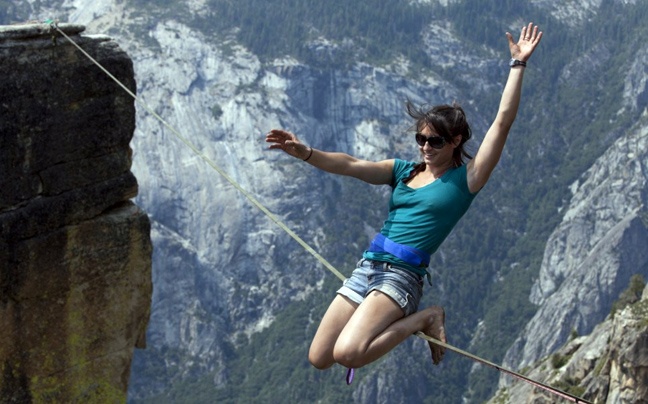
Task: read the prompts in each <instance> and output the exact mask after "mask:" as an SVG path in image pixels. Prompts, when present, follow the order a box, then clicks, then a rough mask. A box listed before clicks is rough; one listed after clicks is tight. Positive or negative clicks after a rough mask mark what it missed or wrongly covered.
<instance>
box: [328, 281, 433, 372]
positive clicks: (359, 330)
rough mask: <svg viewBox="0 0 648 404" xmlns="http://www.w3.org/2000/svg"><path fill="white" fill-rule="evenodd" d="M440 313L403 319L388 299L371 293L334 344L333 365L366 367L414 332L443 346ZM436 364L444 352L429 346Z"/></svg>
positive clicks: (399, 310)
mask: <svg viewBox="0 0 648 404" xmlns="http://www.w3.org/2000/svg"><path fill="white" fill-rule="evenodd" d="M443 322H444V315H443V309H441V308H440V307H438V306H435V307H430V308H427V309H425V310H422V311H419V312H417V313H414V314H411V315H409V316H407V317H404V315H403V311H402V309H401V308H400V307H399V306H398V304H396V302H394V301H393V300H392V299H391V298H390V297H388V296H387V295H385V294H383V293H381V292H379V291H373V292H371V293H370V294H369V295H368V296H367V297H366V298H365V300H364V301H363V302H362V304H361V305H360V306H358V308H357V310H356V311H355V312H354V313H353V315H352V316H351V318H350V319H349V321H348V323H347V324H346V326H345V327H343V329H342V331H341V332H340V334H339V337H338V338H337V341H336V342H335V346H334V348H333V358H334V361H335V362H338V363H340V364H341V365H343V366H346V367H349V368H359V367H362V366H364V365H367V364H369V363H371V362H373V361H375V360H377V359H378V358H380V357H381V356H383V355H385V354H386V353H387V352H389V351H391V350H392V349H393V348H394V347H395V346H396V345H398V344H400V343H401V342H402V341H404V340H405V339H406V338H408V337H409V336H411V335H412V334H413V333H415V332H417V331H423V332H424V333H426V334H428V335H430V336H431V337H433V338H437V339H439V340H441V341H443V342H445V338H446V337H445V330H444V325H443ZM430 349H431V352H432V359H433V361H434V363H435V364H438V362H439V361H440V360H441V359H442V358H443V351H444V349H443V348H441V347H439V346H437V345H434V344H430Z"/></svg>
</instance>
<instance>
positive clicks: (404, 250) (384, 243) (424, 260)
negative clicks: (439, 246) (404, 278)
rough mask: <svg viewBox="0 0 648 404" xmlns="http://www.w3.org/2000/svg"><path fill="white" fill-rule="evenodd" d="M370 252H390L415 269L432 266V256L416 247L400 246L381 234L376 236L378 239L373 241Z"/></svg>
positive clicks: (375, 238)
mask: <svg viewBox="0 0 648 404" xmlns="http://www.w3.org/2000/svg"><path fill="white" fill-rule="evenodd" d="M368 251H369V252H388V253H390V254H392V255H393V256H395V257H398V258H400V259H401V260H403V261H405V262H406V263H408V264H410V265H412V266H414V267H420V266H425V267H427V266H428V265H429V264H430V254H428V253H426V252H425V251H421V250H418V249H416V248H414V247H410V246H406V245H404V244H398V243H396V242H394V241H391V240H390V239H388V238H387V237H385V236H383V235H382V234H381V233H378V234H376V237H374V239H373V240H372V241H371V245H370V246H369V250H368Z"/></svg>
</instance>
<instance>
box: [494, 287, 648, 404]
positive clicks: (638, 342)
mask: <svg viewBox="0 0 648 404" xmlns="http://www.w3.org/2000/svg"><path fill="white" fill-rule="evenodd" d="M647 318H648V287H646V288H645V289H644V291H643V296H642V299H641V300H640V301H639V302H636V303H633V304H631V305H629V306H627V307H625V308H624V309H623V310H621V311H619V312H617V313H615V315H613V316H612V315H611V316H609V317H608V318H607V319H606V321H604V322H603V323H601V324H599V325H597V326H596V327H595V328H594V330H593V331H592V333H591V334H589V335H587V336H583V337H578V338H575V339H573V340H571V341H569V342H568V343H567V344H565V345H564V346H563V347H561V348H560V349H558V350H557V351H556V352H555V353H554V354H552V355H550V356H547V357H545V358H543V359H542V360H540V361H539V362H537V363H535V364H534V365H533V366H532V367H528V368H527V369H526V371H525V373H526V375H527V376H528V377H529V378H531V379H533V380H537V381H541V382H543V383H545V384H548V385H550V386H552V387H555V388H557V389H559V390H562V391H565V392H568V393H570V394H572V395H575V396H578V397H581V398H583V399H585V400H588V401H590V402H593V403H617V404H622V403H628V404H636V403H648V386H646V380H648V321H647V320H646V319H647ZM555 402H559V398H558V397H557V396H555V395H552V394H550V393H549V392H547V391H545V390H540V389H538V388H534V387H533V386H532V385H530V384H528V383H524V382H520V381H515V382H513V383H511V384H510V385H509V386H508V387H506V388H503V389H501V390H499V391H498V392H497V394H496V396H495V397H494V398H493V399H491V400H490V401H489V403H492V404H495V403H534V404H545V403H546V404H549V403H555ZM565 402H567V401H565Z"/></svg>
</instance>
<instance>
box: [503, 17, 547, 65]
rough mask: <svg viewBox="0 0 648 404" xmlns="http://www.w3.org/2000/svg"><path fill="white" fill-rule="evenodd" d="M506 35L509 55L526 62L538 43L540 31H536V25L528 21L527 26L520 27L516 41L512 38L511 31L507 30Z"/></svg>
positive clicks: (540, 35)
mask: <svg viewBox="0 0 648 404" xmlns="http://www.w3.org/2000/svg"><path fill="white" fill-rule="evenodd" d="M506 37H507V38H508V44H509V49H510V51H511V57H512V58H514V59H518V60H521V61H523V62H526V61H527V60H528V59H529V58H530V57H531V54H532V53H533V51H534V50H535V48H536V46H538V44H539V43H540V40H541V39H542V31H540V32H538V26H537V25H536V26H534V25H533V23H532V22H530V23H529V25H528V26H525V27H522V32H521V33H520V39H519V40H518V41H517V43H515V41H514V40H513V35H511V33H509V32H507V33H506Z"/></svg>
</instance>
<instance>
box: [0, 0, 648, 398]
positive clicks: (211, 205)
mask: <svg viewBox="0 0 648 404" xmlns="http://www.w3.org/2000/svg"><path fill="white" fill-rule="evenodd" d="M5 3H7V4H8V5H7V7H6V8H5V10H4V11H3V12H4V14H0V18H2V21H4V22H13V21H20V20H27V19H45V18H59V19H60V20H61V21H70V22H74V23H79V24H84V25H86V26H87V32H88V33H98V34H108V35H110V36H112V37H113V38H114V39H115V40H116V41H117V42H118V43H119V44H120V46H121V47H122V48H123V49H125V50H126V51H127V52H128V54H129V55H130V56H131V58H132V59H133V62H134V67H135V72H136V81H137V88H138V95H139V96H140V97H141V99H142V100H143V101H144V102H145V103H146V104H147V105H149V106H150V107H151V108H152V109H153V110H154V111H155V112H157V113H158V114H160V115H161V116H162V117H163V118H164V119H165V120H166V121H167V122H168V123H170V124H171V125H172V126H173V127H175V128H177V129H178V130H179V131H180V132H181V133H182V135H183V136H185V137H186V138H187V139H188V140H189V141H190V142H191V143H193V144H194V145H195V146H196V148H197V150H199V151H200V152H201V153H203V154H204V155H205V156H206V157H208V158H209V159H211V160H212V161H213V162H214V163H215V164H216V165H217V166H218V167H219V168H221V169H222V170H223V171H224V172H226V173H227V174H228V175H229V176H230V177H231V178H232V179H233V180H234V181H236V182H237V183H238V184H240V186H241V187H242V188H243V189H245V190H246V191H247V192H250V193H252V194H253V195H254V196H255V197H256V198H257V199H258V200H259V201H260V202H261V203H262V204H263V205H264V206H266V207H267V208H268V209H269V210H270V211H271V212H272V213H273V214H275V215H276V216H277V217H278V218H279V219H280V220H282V221H284V222H285V223H286V224H287V226H288V227H290V228H291V229H292V230H293V231H295V232H296V233H297V234H298V235H299V236H300V237H302V238H303V239H304V240H306V242H308V243H309V244H310V245H312V246H313V247H314V248H315V250H317V252H318V253H320V254H321V255H322V256H323V257H325V258H326V259H327V260H329V261H330V262H331V263H332V264H333V265H334V266H335V267H336V268H338V269H340V271H341V272H343V273H344V274H345V275H348V274H349V273H350V271H351V270H352V268H353V265H354V264H355V262H356V261H357V260H358V259H359V255H360V253H361V251H362V250H363V249H364V248H366V246H367V244H368V241H369V240H370V237H372V236H373V234H374V233H375V232H376V231H377V229H379V228H380V226H381V224H382V222H381V221H382V220H383V219H384V213H385V209H386V201H387V197H388V191H389V190H388V189H385V188H381V187H370V186H366V185H365V184H361V183H359V182H358V181H356V180H353V179H348V178H336V177H333V176H330V175H325V174H323V173H321V172H318V171H316V170H314V169H313V168H311V167H310V166H307V165H305V164H304V163H302V162H300V161H297V160H295V159H291V158H289V157H287V156H285V155H282V154H280V153H273V152H270V151H267V150H266V146H265V144H264V142H263V137H264V134H265V133H266V132H267V131H268V130H269V129H271V128H274V127H283V128H287V129H290V130H292V131H294V132H295V133H297V134H298V135H299V136H300V138H301V139H302V140H304V141H305V142H306V143H307V144H309V145H312V146H313V147H316V148H319V149H323V150H337V151H343V152H348V153H351V154H354V155H356V156H359V157H362V158H367V159H383V158H388V157H399V158H403V159H415V158H416V153H417V149H416V146H415V144H414V143H413V141H412V140H411V134H407V129H408V127H409V125H411V122H410V121H408V119H407V117H406V114H405V113H404V103H405V102H406V101H407V100H408V99H410V100H412V101H414V102H416V103H426V104H437V103H448V102H452V101H454V100H456V101H458V102H459V103H461V104H462V105H463V106H464V108H465V109H466V111H467V114H468V118H469V121H470V123H471V126H472V129H473V133H474V135H475V139H474V141H473V145H472V147H473V151H474V150H475V149H476V145H478V144H479V141H480V140H481V137H482V136H483V133H484V132H485V130H486V128H487V125H488V124H489V122H490V121H491V120H492V118H493V116H494V114H495V112H496V109H497V102H498V100H499V96H500V94H501V89H502V85H503V83H504V80H505V77H506V76H505V75H506V73H507V69H508V67H507V61H508V57H509V55H508V49H507V47H506V39H505V37H504V32H505V31H507V30H508V31H511V32H512V33H513V34H514V35H516V36H517V34H518V33H519V29H520V27H521V26H522V25H523V24H524V23H525V22H527V21H529V20H532V21H533V22H535V23H537V24H539V25H540V26H541V27H542V28H543V30H544V31H545V37H544V38H543V42H542V44H541V45H540V48H539V49H538V51H537V52H536V54H534V56H533V59H532V60H531V61H530V63H529V68H527V72H526V78H525V88H524V93H523V100H522V106H521V110H520V113H519V117H518V119H517V121H516V123H515V125H514V127H513V130H512V133H511V136H510V139H509V141H508V144H507V147H506V150H505V155H504V156H503V158H502V161H501V162H500V165H499V167H498V169H497V170H496V172H495V173H494V175H493V178H492V180H491V181H490V183H489V184H488V186H487V187H486V188H485V189H484V190H482V191H481V193H480V195H479V196H478V197H477V198H476V200H475V203H474V204H473V206H472V208H471V210H470V211H469V212H468V213H467V215H466V216H465V217H464V219H462V222H461V223H460V224H459V226H458V227H457V228H456V229H455V231H454V232H453V234H452V235H451V236H450V237H449V238H448V240H446V242H445V244H444V245H443V246H442V248H441V249H440V250H439V252H438V253H437V254H436V255H435V257H434V262H433V263H432V268H433V271H434V277H433V284H434V286H432V287H430V288H428V289H427V290H426V293H425V295H426V297H425V301H424V302H423V303H424V304H433V303H434V304H442V305H444V306H445V307H446V311H447V313H448V317H447V321H448V324H447V326H448V332H449V338H450V343H452V344H453V345H456V346H459V347H462V348H465V349H467V350H470V351H471V352H474V353H476V354H479V355H481V356H483V357H485V358H487V359H489V360H492V361H495V362H498V363H506V365H507V366H510V367H512V368H521V367H522V366H524V365H528V364H531V363H534V362H535V361H537V360H540V359H541V358H543V357H545V356H546V355H549V354H550V353H551V352H552V351H553V350H555V349H558V348H559V347H561V346H562V345H563V344H564V343H565V342H567V340H568V338H570V335H571V333H572V331H573V332H575V333H577V334H579V335H587V334H589V333H591V332H592V331H593V329H594V328H595V326H596V325H597V324H598V323H600V322H601V321H603V320H604V319H605V316H606V315H607V314H608V313H609V311H610V309H611V306H612V304H613V302H614V301H615V299H616V296H617V295H618V294H619V293H620V291H622V290H623V289H624V288H625V287H626V286H627V284H628V280H629V278H630V276H631V275H633V274H642V275H643V276H644V278H645V277H648V267H646V265H645V257H644V253H643V250H642V249H641V248H639V247H640V246H643V245H645V244H646V238H645V233H644V230H645V224H644V223H645V216H644V213H643V212H644V208H643V206H644V205H645V201H646V192H645V176H646V175H645V170H644V167H645V164H646V159H645V153H644V152H643V151H645V141H646V140H645V139H646V137H645V128H646V124H645V118H644V115H645V111H646V105H647V104H648V97H646V79H645V77H646V74H645V71H646V66H647V65H648V62H647V59H646V54H647V51H646V49H647V48H646V46H645V45H644V44H643V42H642V41H641V39H640V38H643V37H644V36H645V34H646V32H645V30H646V29H645V28H644V25H643V24H642V23H641V21H643V19H644V18H645V17H646V13H647V12H648V10H646V7H645V6H643V5H642V4H641V2H634V1H622V2H619V1H612V0H606V1H596V2H580V3H578V6H576V5H575V4H574V3H572V2H560V1H547V0H543V1H540V0H538V1H532V2H526V3H525V2H513V1H477V0H470V1H468V0H464V1H459V0H456V1H439V2H434V1H428V2H424V1H420V2H412V5H404V4H402V3H403V2H400V1H374V0H367V1H363V2H357V3H353V4H351V3H349V2H343V1H337V0H336V1H330V2H294V1H288V0H285V1H280V0H277V1H267V0H266V1H260V0H259V1H257V0H241V1H238V2H229V1H224V0H191V1H172V0H165V1H158V2H151V1H145V0H121V1H118V0H102V1H87V0H67V1H39V2H36V1H10V2H5ZM131 146H132V148H133V150H134V155H133V159H134V160H133V172H134V173H135V175H136V176H137V179H138V182H139V189H140V190H139V195H138V197H137V200H136V202H137V204H138V205H139V206H142V207H143V208H144V209H145V210H146V211H147V212H148V214H149V216H150V219H151V222H152V239H153V244H154V262H153V284H154V294H153V307H152V313H151V319H150V325H149V330H148V335H147V342H148V347H147V349H146V350H142V351H138V352H137V353H136V356H135V364H134V367H133V370H132V376H131V381H130V396H129V397H130V398H129V400H130V401H132V402H147V401H156V402H164V401H165V400H166V401H167V402H211V401H212V400H214V399H217V401H220V402H239V401H245V400H246V401H252V402H267V401H275V402H311V401H322V402H329V401H330V402H333V401H335V402H337V401H351V400H354V401H360V402H365V401H375V402H390V403H391V402H412V401H418V402H429V403H434V402H443V403H448V402H464V401H465V402H483V401H484V400H486V399H487V398H489V397H490V396H491V395H492V394H494V393H495V390H496V388H497V384H498V377H499V375H498V374H497V372H495V371H493V370H492V369H482V368H480V367H478V366H473V364H472V363H471V362H470V361H468V360H466V359H465V358H462V357H459V356H456V355H451V354H448V355H447V358H446V359H445V360H444V363H443V364H442V365H441V366H440V367H438V368H437V367H434V368H433V367H431V365H430V364H429V353H428V350H427V347H426V344H425V343H424V342H422V341H419V340H417V339H414V338H412V339H410V340H409V341H407V342H405V343H404V344H402V345H401V346H399V347H398V348H397V349H396V350H395V351H393V352H392V353H390V354H389V355H387V356H386V357H385V358H384V359H382V360H381V361H379V362H378V363H376V364H374V365H371V366H368V367H366V368H364V369H361V370H359V371H358V373H357V376H356V381H355V382H354V384H353V385H352V387H350V388H347V386H344V385H343V378H344V369H341V368H339V367H336V368H334V369H332V370H331V371H327V372H319V371H316V370H314V369H312V368H311V367H310V366H309V365H308V364H307V363H306V353H307V349H308V343H309V340H310V338H311V337H312V335H313V334H314V331H315V327H316V326H317V323H318V321H319V318H320V317H321V315H322V313H323V312H324V310H325V308H326V306H327V304H328V302H329V301H330V299H331V298H332V296H333V294H334V292H335V289H336V287H338V286H339V281H338V280H337V279H336V278H335V277H334V276H333V275H331V274H330V273H329V272H328V271H326V269H325V268H324V267H323V266H322V265H321V264H319V263H318V262H317V261H316V260H315V259H314V258H313V257H312V256H311V255H309V254H308V253H307V252H306V251H304V250H303V249H302V248H301V247H300V245H299V244H298V243H296V242H295V241H294V240H292V239H291V238H290V237H289V236H288V235H286V234H285V233H284V232H283V231H281V230H280V229H279V228H278V227H277V226H276V225H275V223H274V222H273V221H272V220H269V219H268V218H267V217H266V216H265V215H264V214H263V213H261V212H260V211H259V210H258V209H257V208H256V207H255V206H254V205H253V204H251V203H250V202H249V201H248V200H247V199H246V198H245V197H244V196H243V194H242V193H241V192H239V191H238V190H237V189H236V188H234V187H233V186H232V184H230V183H229V182H228V181H227V180H226V179H224V177H223V176H221V175H220V174H219V173H217V172H216V171H214V170H213V169H212V168H211V167H210V166H209V165H208V164H206V163H205V162H204V161H202V160H201V159H200V158H199V157H197V156H196V155H195V154H194V153H193V152H192V151H191V150H190V149H189V148H187V147H186V146H185V145H184V143H182V142H181V141H180V140H179V139H177V138H176V137H175V136H174V135H173V134H172V133H171V131H170V130H168V128H166V127H165V126H163V125H162V124H160V123H159V122H158V121H157V120H156V119H154V118H153V117H152V116H151V115H150V114H149V113H148V112H146V110H145V109H144V108H142V107H141V106H140V107H138V118H137V128H136V132H135V137H134V140H133V142H132V144H131ZM624 153H625V154H624ZM630 153H633V154H632V156H630ZM638 246H639V247H638ZM502 384H503V385H504V384H506V383H505V382H502Z"/></svg>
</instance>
